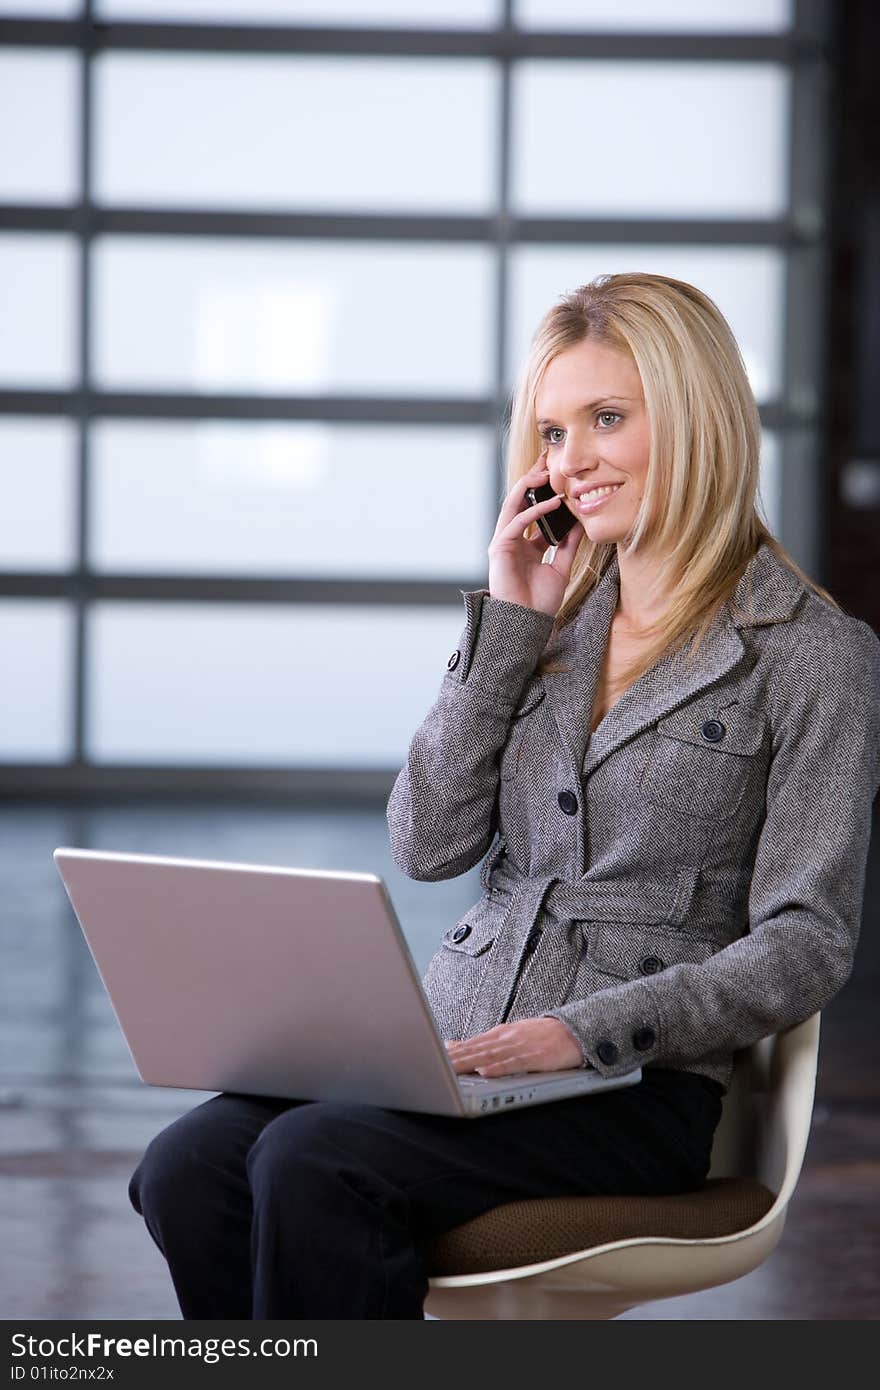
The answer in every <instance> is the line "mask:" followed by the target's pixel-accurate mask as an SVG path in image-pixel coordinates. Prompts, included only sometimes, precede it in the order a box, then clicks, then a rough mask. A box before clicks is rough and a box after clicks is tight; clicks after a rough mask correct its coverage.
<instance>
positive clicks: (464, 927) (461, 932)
mask: <svg viewBox="0 0 880 1390" xmlns="http://www.w3.org/2000/svg"><path fill="white" fill-rule="evenodd" d="M470 934H471V929H470V926H469V925H468V923H467V922H462V924H461V926H460V927H456V928H455V931H454V932H453V933H452V939H453V941H464V939H465V937H466V936H470Z"/></svg>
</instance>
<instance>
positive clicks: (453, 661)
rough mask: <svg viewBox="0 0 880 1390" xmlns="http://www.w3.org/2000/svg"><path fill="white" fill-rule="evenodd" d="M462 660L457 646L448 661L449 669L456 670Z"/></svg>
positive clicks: (447, 666)
mask: <svg viewBox="0 0 880 1390" xmlns="http://www.w3.org/2000/svg"><path fill="white" fill-rule="evenodd" d="M460 660H461V652H460V651H459V650H458V649H457V648H456V650H455V651H454V652H453V653H452V656H451V657H450V658H449V660H448V661H447V663H446V668H447V670H449V671H454V670H455V668H456V666H457V665H458V663H459V661H460Z"/></svg>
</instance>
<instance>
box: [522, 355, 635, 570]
mask: <svg viewBox="0 0 880 1390" xmlns="http://www.w3.org/2000/svg"><path fill="white" fill-rule="evenodd" d="M535 415H536V420H537V426H538V433H539V434H540V435H541V438H542V441H543V445H544V447H546V449H547V466H548V468H549V469H550V478H549V481H550V483H551V484H552V486H553V488H554V490H555V491H556V492H561V493H564V494H565V499H566V500H565V502H564V503H562V505H563V506H567V507H568V508H569V510H570V511H571V512H572V513H573V514H574V516H576V517H577V519H578V521H579V522H580V524H581V526H583V528H584V530H585V531H586V533H587V535H588V536H589V537H590V540H592V541H598V542H604V543H607V542H611V541H623V540H625V538H626V537H627V535H628V534H629V532H630V531H631V530H632V528H633V526H634V524H635V519H636V513H637V511H638V507H639V503H640V502H641V499H642V492H643V490H644V482H645V478H646V475H647V471H648V454H649V448H650V439H649V433H648V415H647V411H646V409H645V398H644V393H643V391H642V383H641V378H640V376H639V371H638V368H637V366H636V364H635V361H634V360H633V358H632V357H630V356H629V354H628V353H623V352H618V351H617V350H616V349H614V348H610V347H608V346H606V345H605V344H604V343H594V342H589V341H584V342H581V343H578V344H576V346H575V347H571V348H566V350H565V351H564V352H561V353H559V354H558V356H556V357H554V358H553V360H552V362H550V363H549V365H548V366H547V367H546V369H545V371H544V376H543V378H542V380H541V383H540V385H539V387H538V391H537V394H536V396H535ZM604 484H612V485H615V486H614V491H612V492H610V493H607V494H605V495H603V496H602V497H601V498H597V497H593V498H589V497H585V496H583V497H582V494H584V493H585V492H587V491H588V490H589V489H591V488H595V487H599V486H601V485H604ZM581 498H582V500H581Z"/></svg>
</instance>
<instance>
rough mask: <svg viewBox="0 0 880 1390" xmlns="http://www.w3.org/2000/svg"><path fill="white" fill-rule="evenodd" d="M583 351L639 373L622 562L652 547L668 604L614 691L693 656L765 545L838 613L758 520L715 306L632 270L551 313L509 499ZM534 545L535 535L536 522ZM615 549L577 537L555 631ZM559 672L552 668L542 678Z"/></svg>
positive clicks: (515, 428)
mask: <svg viewBox="0 0 880 1390" xmlns="http://www.w3.org/2000/svg"><path fill="white" fill-rule="evenodd" d="M585 340H589V341H591V342H596V343H602V344H604V345H606V346H608V347H610V348H613V349H616V350H617V351H619V352H624V353H627V354H628V355H629V356H630V357H631V358H632V359H633V360H634V361H635V364H636V367H637V368H638V371H639V375H640V377H641V382H642V389H643V392H644V397H645V407H646V412H647V416H648V424H649V431H650V441H651V442H650V453H649V461H648V469H647V477H646V480H645V489H644V495H643V497H642V501H641V505H640V507H639V510H638V513H637V515H636V519H635V523H634V525H633V528H632V530H631V532H630V534H629V536H628V537H627V538H626V541H625V542H623V541H621V542H620V544H621V546H622V547H623V550H624V553H626V554H628V553H630V552H634V551H636V550H638V549H645V548H650V550H651V552H652V555H656V556H657V560H656V571H657V575H658V580H659V584H660V588H661V591H662V592H667V591H668V592H670V593H672V594H673V598H672V600H671V602H670V604H669V606H668V608H667V610H666V612H665V613H664V614H663V616H662V618H661V619H659V620H658V622H656V623H654V624H653V625H651V626H649V627H645V628H643V629H642V632H643V634H644V636H645V640H646V645H645V647H643V648H642V650H641V653H640V655H639V657H638V659H637V660H635V661H633V662H631V663H630V664H629V666H628V667H627V668H626V669H625V670H624V671H622V672H621V674H620V677H619V681H620V684H621V685H622V686H626V685H630V684H631V683H632V682H633V681H634V680H636V679H637V678H638V677H639V676H640V675H641V674H642V673H643V672H644V671H647V670H648V669H649V668H650V667H651V666H653V665H654V664H655V662H656V661H658V660H659V658H660V657H661V656H662V655H663V654H664V653H665V652H666V651H667V650H671V651H675V650H678V649H679V648H681V647H683V646H684V645H685V644H686V643H687V642H688V641H689V640H691V650H690V653H689V658H688V659H689V660H694V659H695V658H696V655H697V653H698V651H699V649H700V646H701V645H702V642H703V640H704V638H705V636H706V633H707V632H708V629H709V627H710V625H711V623H712V621H713V619H714V617H715V615H716V614H717V613H718V611H719V609H720V608H721V607H722V606H723V605H724V603H725V602H726V601H727V600H728V599H729V598H730V597H731V595H732V593H733V590H734V589H735V587H736V585H737V583H738V581H739V579H740V578H741V576H742V574H743V571H744V570H745V568H746V566H747V565H748V563H749V561H750V560H751V558H752V556H753V555H754V554H755V552H756V551H757V549H758V547H759V546H760V544H761V542H762V541H766V543H767V545H768V546H769V547H770V548H771V549H772V550H773V551H774V552H775V554H776V555H777V556H778V557H779V559H780V560H781V561H782V562H783V563H784V564H786V565H787V566H788V567H789V569H790V570H792V572H793V573H794V574H796V575H797V576H798V577H799V578H800V579H801V580H802V582H803V583H805V584H806V585H808V586H809V587H810V588H812V589H813V590H814V591H815V592H816V593H817V594H819V595H821V597H822V598H824V599H826V600H827V601H828V602H829V603H831V604H832V605H833V606H834V607H835V608H840V604H838V603H837V601H836V600H835V599H834V598H833V597H832V595H831V594H829V593H828V592H827V590H825V589H823V588H822V587H821V586H820V585H818V584H815V583H814V582H813V580H811V579H810V577H809V575H807V574H805V573H804V571H803V570H802V569H800V567H799V566H798V565H797V564H796V563H795V561H794V560H793V559H792V557H791V556H790V555H789V554H788V552H787V551H786V550H785V549H784V548H783V547H782V546H781V545H780V543H779V542H778V541H777V540H776V538H775V537H774V536H773V535H772V534H771V532H770V531H769V530H768V528H767V526H766V525H765V524H764V522H763V521H762V520H761V517H760V516H759V515H758V512H757V510H756V505H755V499H756V495H757V494H758V482H759V454H760V445H761V421H760V416H759V414H758V407H757V405H756V403H755V398H754V395H753V393H752V389H751V387H750V385H749V381H748V377H747V375H746V369H745V364H744V362H743V359H742V354H741V353H740V350H739V346H738V345H737V342H736V339H735V338H734V336H733V333H732V331H731V328H730V326H729V324H728V323H727V320H726V319H725V318H724V316H723V314H722V313H721V311H720V310H719V309H718V307H717V305H716V304H715V303H714V302H713V301H712V300H711V299H710V298H709V297H708V295H705V294H703V293H702V291H701V290H698V289H696V288H695V287H694V286H693V285H689V284H687V283H686V282H685V281H683V280H673V279H671V278H670V277H668V276H665V275H649V274H641V273H636V272H632V273H628V274H621V275H600V276H597V277H596V279H594V280H592V281H590V283H589V284H586V285H581V286H580V287H579V288H578V289H575V290H572V291H571V292H570V293H568V294H565V295H563V296H562V297H561V298H560V299H558V300H557V302H556V303H555V304H553V305H552V306H551V308H550V309H549V310H548V311H547V313H546V314H545V315H544V317H543V319H542V320H541V322H540V324H539V325H538V328H537V329H536V331H535V334H534V337H533V339H532V343H531V347H530V350H529V353H528V356H527V358H526V361H525V363H524V365H523V367H522V370H521V372H520V375H519V378H518V381H517V384H516V387H515V390H514V393H513V398H512V402H511V413H510V423H509V425H508V427H507V429H506V431H505V438H506V443H507V491H509V490H510V488H511V487H512V486H513V484H514V483H515V482H516V481H517V479H518V478H521V477H522V475H523V474H524V473H527V472H528V471H529V469H530V468H531V467H532V465H533V464H534V461H535V459H536V458H537V456H538V454H539V452H540V450H541V448H542V447H543V441H542V440H541V438H540V435H539V434H538V430H537V426H536V407H535V395H536V392H537V389H538V386H539V384H540V382H541V379H542V377H543V375H544V372H545V370H546V368H547V366H548V364H549V363H550V362H551V361H552V360H553V358H554V357H556V356H557V354H558V353H560V352H564V351H565V349H566V348H570V347H573V346H575V345H576V344H578V343H581V342H583V341H585ZM562 505H564V504H562ZM529 534H530V535H531V534H538V532H537V528H536V527H534V524H533V526H532V527H530V528H529ZM615 545H616V543H614V542H611V543H604V542H601V541H600V542H595V541H591V540H590V538H589V536H588V535H587V534H586V532H584V533H583V536H582V538H581V541H580V544H579V545H578V548H577V551H576V552H575V558H574V561H573V563H572V568H571V575H570V578H569V582H568V585H567V587H566V591H565V595H564V597H563V601H562V605H561V607H560V609H559V612H558V613H557V615H556V620H555V623H554V628H556V629H558V628H561V627H563V626H564V625H565V624H566V623H567V622H568V621H570V619H571V618H572V617H573V616H574V615H575V613H577V611H578V610H579V608H580V606H581V604H582V603H583V601H584V599H585V598H586V597H587V595H588V594H589V593H590V592H591V590H592V589H593V588H594V587H595V585H596V584H597V583H598V581H599V579H600V578H601V577H602V575H603V574H604V572H605V570H606V569H607V567H608V564H609V562H610V561H611V559H612V557H613V555H614V553H615ZM735 616H736V615H735ZM738 616H745V615H744V614H739V615H738ZM564 669H565V668H564V667H561V666H554V665H552V664H550V663H549V662H546V663H545V662H541V663H539V665H538V668H537V670H538V672H539V673H544V672H548V671H552V670H564Z"/></svg>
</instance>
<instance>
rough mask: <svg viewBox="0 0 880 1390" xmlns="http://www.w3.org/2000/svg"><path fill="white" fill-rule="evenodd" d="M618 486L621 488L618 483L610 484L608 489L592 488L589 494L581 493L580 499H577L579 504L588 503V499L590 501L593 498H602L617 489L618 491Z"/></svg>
mask: <svg viewBox="0 0 880 1390" xmlns="http://www.w3.org/2000/svg"><path fill="white" fill-rule="evenodd" d="M620 486H621V484H620V483H612V484H611V485H610V486H608V487H594V488H591V489H590V491H589V492H582V493H581V495H580V497H579V498H578V501H579V502H588V501H590V499H592V498H594V497H604V496H606V494H607V493H609V492H616V491H617V489H618V488H619V487H620Z"/></svg>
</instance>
